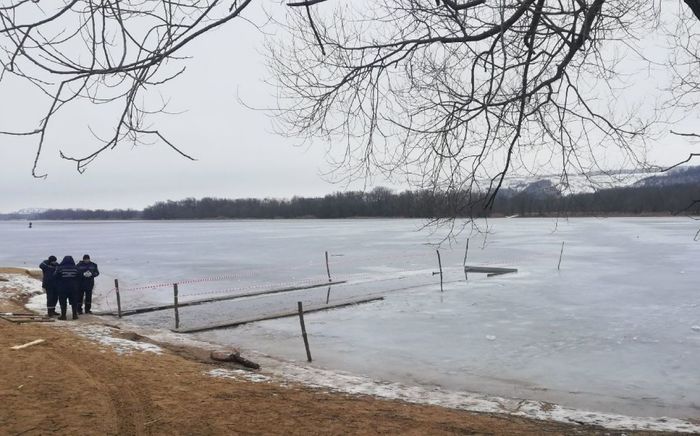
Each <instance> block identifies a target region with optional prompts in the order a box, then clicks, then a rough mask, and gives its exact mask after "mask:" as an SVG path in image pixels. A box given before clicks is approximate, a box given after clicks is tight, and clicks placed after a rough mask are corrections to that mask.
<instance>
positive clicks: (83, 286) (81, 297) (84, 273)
mask: <svg viewBox="0 0 700 436" xmlns="http://www.w3.org/2000/svg"><path fill="white" fill-rule="evenodd" d="M77 267H78V272H79V276H80V292H79V293H78V313H83V302H84V303H85V313H92V312H91V311H90V308H91V307H92V289H93V288H94V287H95V277H97V276H99V275H100V271H99V270H98V269H97V264H96V263H94V262H91V261H90V255H89V254H86V255H84V256H83V260H81V261H80V262H78V265H77Z"/></svg>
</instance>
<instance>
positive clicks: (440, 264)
mask: <svg viewBox="0 0 700 436" xmlns="http://www.w3.org/2000/svg"><path fill="white" fill-rule="evenodd" d="M435 251H436V252H437V255H438V267H440V292H442V261H441V260H440V250H435Z"/></svg>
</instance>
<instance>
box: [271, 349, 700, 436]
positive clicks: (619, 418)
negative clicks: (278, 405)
mask: <svg viewBox="0 0 700 436" xmlns="http://www.w3.org/2000/svg"><path fill="white" fill-rule="evenodd" d="M273 371H274V373H275V375H276V376H277V377H279V378H281V379H284V380H287V381H291V382H297V383H301V384H304V385H307V386H312V387H316V388H321V389H327V390H329V391H333V392H343V393H348V394H360V395H372V396H377V397H381V398H386V399H391V400H401V401H407V402H410V403H420V404H431V405H436V406H442V407H449V408H454V409H461V410H468V411H472V412H484V413H505V414H511V415H516V416H522V417H526V418H534V419H542V420H551V421H557V422H564V423H569V424H570V423H578V424H591V425H599V426H602V427H605V428H608V429H613V430H650V431H673V432H691V433H697V432H700V426H699V425H695V424H692V423H690V422H688V421H685V420H681V419H673V418H640V417H630V416H624V415H617V414H607V413H597V412H589V411H585V410H577V409H571V408H566V407H561V406H559V405H556V404H551V403H546V402H541V401H532V400H522V399H509V398H502V397H495V396H486V395H480V394H475V393H470V392H452V391H448V390H445V389H440V388H432V389H430V388H426V387H418V386H406V385H403V384H399V383H381V382H377V381H374V380H371V379H369V378H366V377H360V376H355V375H352V374H346V373H342V372H338V371H328V370H324V369H320V368H314V367H310V366H300V365H297V364H293V363H285V364H282V365H281V366H279V367H277V368H274V369H273Z"/></svg>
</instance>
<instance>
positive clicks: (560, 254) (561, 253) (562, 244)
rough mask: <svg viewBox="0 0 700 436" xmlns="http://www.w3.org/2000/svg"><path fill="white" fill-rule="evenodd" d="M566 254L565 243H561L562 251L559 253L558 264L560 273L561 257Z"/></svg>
mask: <svg viewBox="0 0 700 436" xmlns="http://www.w3.org/2000/svg"><path fill="white" fill-rule="evenodd" d="M563 254H564V241H561V251H560V252H559V263H558V264H557V271H559V267H560V266H561V256H562V255H563Z"/></svg>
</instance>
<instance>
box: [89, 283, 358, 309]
mask: <svg viewBox="0 0 700 436" xmlns="http://www.w3.org/2000/svg"><path fill="white" fill-rule="evenodd" d="M346 282H347V281H346V280H340V281H337V282H323V283H315V284H312V285H305V286H290V287H286V288H278V289H268V290H265V291H255V292H247V293H245V294H231V295H223V296H219V297H212V298H203V299H200V300H190V301H183V302H179V303H178V305H177V307H178V308H180V307H186V306H197V305H199V304H205V303H215V302H217V301H228V300H237V299H240V298H249V297H257V296H260V295H273V294H279V293H283V292H293V291H303V290H305V289H314V288H322V287H325V286H333V285H340V284H343V283H346ZM174 308H175V304H164V305H161V306H149V307H139V308H136V309H126V310H122V311H121V316H129V315H138V314H142V313H148V312H157V311H160V310H170V309H174ZM95 315H113V316H115V315H117V312H95Z"/></svg>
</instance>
